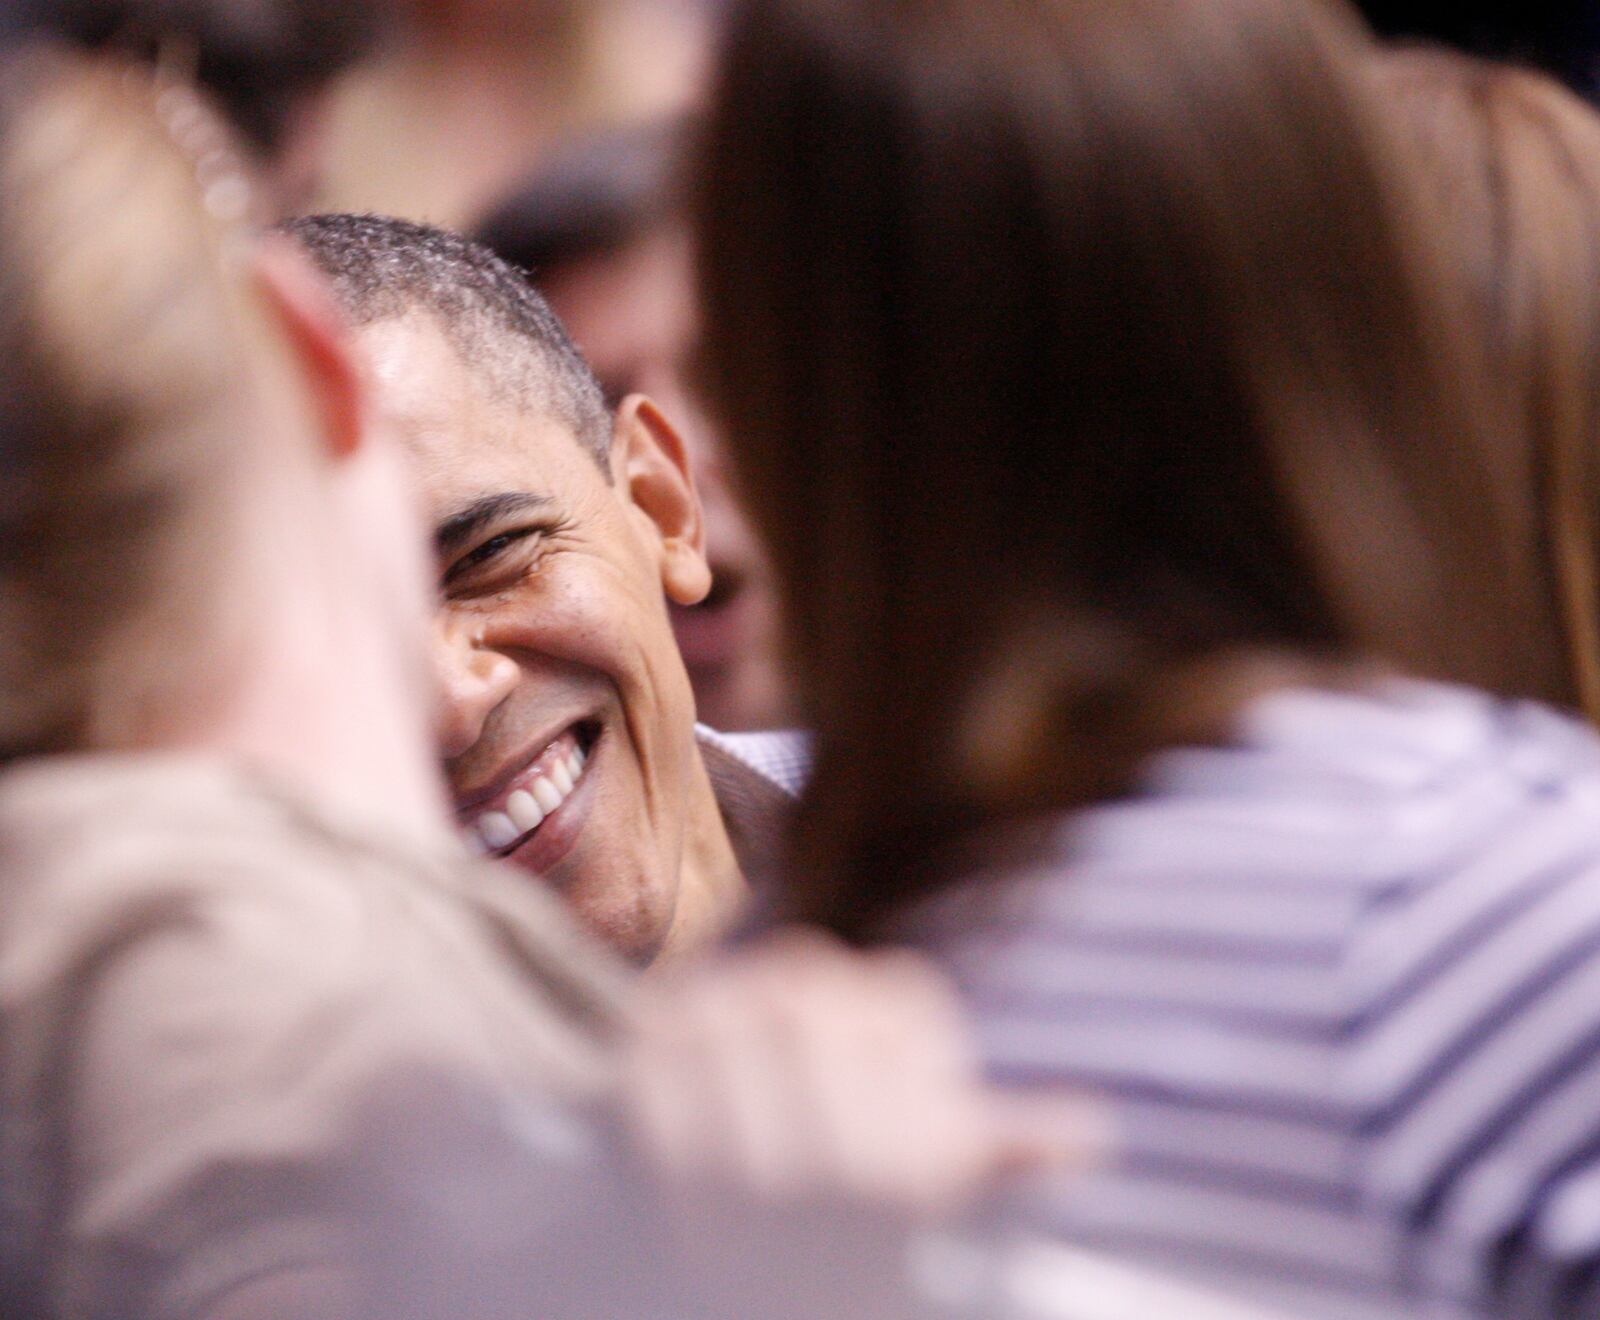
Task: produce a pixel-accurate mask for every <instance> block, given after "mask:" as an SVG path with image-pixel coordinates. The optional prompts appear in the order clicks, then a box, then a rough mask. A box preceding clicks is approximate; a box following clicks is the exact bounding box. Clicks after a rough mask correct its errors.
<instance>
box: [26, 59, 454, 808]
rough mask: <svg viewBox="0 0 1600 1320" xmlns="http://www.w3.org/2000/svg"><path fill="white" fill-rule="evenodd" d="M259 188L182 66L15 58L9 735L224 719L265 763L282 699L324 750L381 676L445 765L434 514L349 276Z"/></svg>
mask: <svg viewBox="0 0 1600 1320" xmlns="http://www.w3.org/2000/svg"><path fill="white" fill-rule="evenodd" d="M256 196H257V192H256V188H255V185H254V182H253V180H252V177H251V175H250V173H249V171H248V169H247V168H246V167H245V166H244V165H243V164H242V163H241V161H240V159H239V157H238V155H237V154H236V153H235V152H234V150H233V148H232V146H231V142H230V138H229V135H228V134H227V132H226V130H225V129H224V127H223V126H222V125H221V124H220V122H218V121H216V120H214V119H213V118H212V117H211V116H210V115H209V113H208V112H207V110H206V109H205V107H204V105H203V104H202V103H201V101H200V99H199V98H198V97H196V96H195V95H194V94H193V93H192V92H190V91H189V90H188V89H187V88H185V87H183V86H181V85H178V84H167V83H165V82H163V81H162V80H160V79H158V78H157V77H155V76H154V75H152V74H151V73H150V72H149V71H148V70H146V69H144V68H142V67H139V66H136V65H124V64H121V63H118V62H114V61H111V60H108V59H105V58H103V57H85V56H80V55H74V54H70V53H66V52H65V51H63V50H60V49H55V48H49V49H44V48H36V49H30V50H28V51H25V52H23V53H20V54H18V55H16V56H14V57H13V58H12V59H11V60H10V61H9V62H8V63H7V64H6V66H5V68H4V79H3V85H0V290H3V296H0V470H3V472H4V481H3V483H0V490H3V495H0V755H3V756H4V757H6V758H11V757H16V756H21V755H27V754H36V753H44V752H59V751H66V750H74V749H84V748H106V747H112V748H117V747H145V746H152V745H171V744H194V743H198V742H203V741H208V740H215V738H216V737H218V736H226V737H228V738H230V739H231V740H232V741H233V742H234V743H235V744H236V745H237V746H239V747H240V748H241V749H242V750H246V751H249V750H252V748H251V746H250V745H252V744H253V749H254V750H256V751H260V752H262V753H263V754H264V755H265V756H266V758H267V759H270V758H271V756H272V754H273V753H272V751H271V750H269V748H268V744H272V743H273V742H274V739H279V740H281V739H282V738H283V732H282V729H283V726H282V722H281V716H282V712H283V708H284V706H286V705H289V706H292V707H293V708H294V710H295V711H296V712H297V713H298V714H299V716H300V717H301V718H302V719H303V721H304V723H303V724H302V725H301V726H300V727H299V728H298V730H297V731H296V732H297V735H298V736H299V737H300V739H301V740H302V741H303V742H305V743H306V745H307V750H308V754H309V755H317V752H316V750H315V747H316V744H317V742H318V741H319V740H320V739H321V738H322V736H323V735H325V734H326V733H327V730H328V727H329V721H328V719H327V718H325V717H326V716H327V715H328V712H329V710H330V709H331V710H334V711H337V710H339V709H341V708H342V705H343V703H344V702H345V700H346V699H349V700H355V701H357V702H358V703H360V702H362V701H363V700H365V698H363V697H362V696H361V693H362V692H363V691H369V690H370V691H372V692H377V691H382V692H385V693H386V694H388V695H389V697H390V698H391V699H392V703H391V704H392V707H393V708H392V709H391V710H390V711H389V715H390V716H391V717H392V718H394V719H396V720H397V721H398V722H399V724H400V725H401V726H402V727H403V726H404V725H405V724H406V723H407V721H410V722H411V723H413V724H414V725H415V731H414V739H415V746H416V750H415V753H414V756H415V764H416V766H417V767H418V774H421V773H424V772H425V770H426V767H427V764H428V758H427V756H426V747H427V742H426V722H427V715H428V710H427V705H426V700H427V698H426V692H427V691H428V689H425V688H424V687H423V686H422V678H421V675H422V674H423V672H424V671H423V668H422V666H421V663H420V647H421V628H422V624H423V620H424V619H425V617H426V605H427V592H426V586H425V582H426V578H425V576H424V572H423V556H422V547H421V543H420V542H421V538H420V532H419V530H418V528H417V527H416V526H415V525H414V520H413V517H412V511H411V506H410V504H409V503H408V501H407V499H406V497H405V495H404V494H403V487H402V482H401V476H400V473H399V469H398V460H397V458H396V457H395V456H394V455H393V454H391V453H390V452H389V450H388V449H387V447H386V446H384V445H382V444H379V443H378V442H377V439H376V435H375V432H373V430H372V429H371V428H370V427H369V426H368V419H367V415H366V410H365V404H364V399H363V396H362V395H361V393H360V387H359V385H358V382H357V375H356V372H355V370H354V368H353V367H352V365H351V364H350V362H349V360H348V358H347V356H346V355H345V351H344V347H343V342H342V338H341V333H340V331H341V327H342V322H340V320H339V318H338V317H337V314H336V313H335V310H334V308H333V304H332V300H331V296H330V295H329V294H328V293H327V292H326V288H325V286H324V285H323V283H322V282H321V281H320V279H319V278H318V277H317V276H316V275H315V274H314V272H313V271H312V270H311V268H310V266H309V264H308V263H306V262H305V261H304V259H303V258H302V257H301V256H300V254H299V253H298V252H297V251H296V250H295V249H293V247H292V246H291V245H289V244H288V243H287V242H285V241H283V240H272V241H270V242H266V243H263V242H262V241H261V240H260V239H259V238H258V236H257V234H256V232H255V228H254V221H255V219H256V209H257V203H256V201H255V198H256ZM290 688H292V689H293V690H294V693H295V694H296V695H294V696H292V697H291V696H290V693H289V689H290ZM274 705H275V706H276V707H277V708H278V711H279V714H278V716H269V715H268V713H267V712H268V708H269V707H272V706H274ZM410 708H414V709H410ZM408 709H409V710H410V713H407V712H408ZM349 717H350V718H351V719H354V718H356V715H355V713H354V708H353V707H352V708H351V713H350V716H349ZM275 724H276V725H277V727H278V732H277V733H276V734H274V733H273V732H272V728H273V726H274V725H275ZM365 738H366V740H367V744H368V745H369V746H370V747H372V748H373V749H374V753H375V754H377V752H376V749H377V747H378V744H379V743H381V742H383V741H386V740H387V738H388V735H387V733H386V732H384V731H383V730H382V729H379V730H369V731H368V732H367V733H366V735H365ZM278 750H282V749H281V748H278ZM329 752H330V748H329V747H328V746H327V745H324V746H323V749H322V753H323V755H324V759H325V760H326V761H327V763H328V764H329V766H330V768H332V766H333V763H334V762H335V761H337V759H338V758H337V757H333V756H331V755H328V753H329ZM387 760H389V761H391V762H392V761H398V760H403V758H402V757H400V756H398V755H397V754H396V753H395V751H394V749H393V748H391V749H390V752H389V753H388V754H387ZM344 769H345V771H346V772H347V773H349V772H350V771H351V767H350V766H348V765H346V766H345V767H344ZM350 777H351V778H355V777H356V776H354V775H353V774H352V775H351V776H350Z"/></svg>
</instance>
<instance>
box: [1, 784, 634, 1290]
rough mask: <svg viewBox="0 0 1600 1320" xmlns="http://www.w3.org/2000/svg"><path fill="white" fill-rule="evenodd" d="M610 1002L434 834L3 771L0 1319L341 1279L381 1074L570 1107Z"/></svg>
mask: <svg viewBox="0 0 1600 1320" xmlns="http://www.w3.org/2000/svg"><path fill="white" fill-rule="evenodd" d="M626 1003H627V990H626V986H625V982H624V979H623V976H622V974H621V973H620V972H619V971H618V970H616V969H615V968H614V967H613V965H612V964H611V962H610V961H609V959H608V958H607V957H606V956H605V955H604V954H602V953H600V952H599V951H597V950H596V949H595V948H593V947H591V946H590V945H589V944H588V943H587V942H586V941H585V940H584V939H583V938H582V937H581V936H580V935H579V934H578V933H577V932H576V931H575V930H574V929H573V928H572V927H571V926H570V924H569V923H568V921H567V919H566V917H565V915H564V914H563V912H562V911H561V910H560V908H559V906H558V902H557V900H556V899H554V898H553V897H551V896H550V895H548V894H547V893H545V892H544V891H542V890H541V889H540V888H539V887H538V886H535V885H530V884H529V883H528V882H527V881H526V879H525V878H523V877H520V876H518V875H515V874H511V873H504V872H501V871H498V870H496V869H493V868H488V867H484V866H480V865H476V864H473V863H471V862H469V861H467V860H466V859H465V858H464V857H463V856H462V855H461V854H460V853H459V852H458V851H457V848H456V845H455V844H454V843H453V842H452V841H451V840H449V839H447V838H445V837H443V836H441V837H439V838H438V839H437V840H436V841H429V842H427V843H425V844H420V845H419V844H410V845H401V844H399V843H397V842H395V841H394V840H393V839H392V838H384V837H379V836H378V835H376V834H374V833H371V832H368V831H364V830H362V829H361V828H359V827H354V826H351V825H350V824H348V823H341V822H338V821H335V820H332V819H330V818H329V817H328V816H327V815H326V814H325V813H323V812H320V811H317V810H314V809H312V808H311V807H309V806H308V805H306V804H305V803H303V802H300V801H298V800H296V799H295V798H294V796H292V795H290V794H287V793H284V792H282V791H279V790H277V789H275V788H273V787H272V786H270V785H269V784H267V783H266V782H265V781H263V780H261V779H259V778H257V777H254V776H251V775H249V774H247V773H244V772H242V771H239V770H236V769H230V768H228V767H226V766H224V765H221V764H219V763H217V762H215V761H210V760H206V759H202V758H199V757H179V756H172V757H156V756H128V757H103V756H102V757H92V758H91V757H78V758H62V759H58V760H48V761H41V762H35V763H32V764H27V765H23V766H20V767H18V768H14V769H12V770H10V771H8V772H6V773H5V774H4V775H3V776H0V1253H3V1255H0V1265H3V1267H4V1277H5V1278H6V1280H7V1282H8V1284H9V1286H10V1289H11V1293H12V1297H11V1298H10V1299H9V1300H10V1301H11V1306H10V1307H8V1306H7V1305H6V1302H7V1300H8V1299H7V1298H6V1297H4V1296H0V1313H3V1314H5V1315H7V1316H10V1315H13V1314H16V1313H18V1310H17V1309H16V1308H17V1299H18V1298H23V1297H26V1298H31V1299H33V1300H34V1301H35V1302H38V1301H43V1302H44V1303H45V1304H46V1305H47V1306H49V1307H50V1308H52V1311H51V1312H50V1313H54V1314H59V1315H61V1316H70V1317H79V1316H108V1317H109V1316H118V1317H123V1316H131V1315H141V1316H143V1315H152V1316H169V1315H170V1316H189V1315H205V1314H209V1313H213V1311H214V1309H220V1310H222V1311H226V1309H227V1307H226V1303H225V1299H226V1298H227V1297H228V1296H229V1294H230V1292H231V1290H233V1289H235V1288H236V1287H238V1286H239V1285H240V1284H242V1283H245V1282H247V1281H249V1280H250V1279H251V1278H252V1277H257V1276H259V1275H261V1274H262V1273H267V1274H270V1273H272V1272H274V1271H284V1272H289V1273H293V1272H294V1271H297V1270H309V1271H312V1272H316V1271H317V1270H319V1269H321V1268H324V1267H327V1266H334V1267H337V1266H338V1265H339V1264H340V1263H341V1261H342V1260H343V1258H344V1257H345V1256H346V1255H347V1254H348V1253H349V1252H350V1251H352V1250H354V1247H353V1245H352V1242H351V1240H350V1239H351V1232H352V1230H351V1228H350V1224H349V1222H348V1216H349V1210H350V1207H351V1205H352V1204H354V1203H357V1202H358V1201H359V1193H358V1191H357V1190H356V1187H355V1183H356V1182H357V1181H358V1179H357V1174H356V1171H355V1170H353V1169H350V1168H347V1167H346V1163H347V1158H348V1152H349V1151H350V1150H351V1149H353V1148H354V1147H355V1146H357V1145H359V1144H361V1143H360V1142H356V1141H352V1131H353V1129H354V1128H356V1127H358V1126H359V1124H360V1123H361V1122H363V1119H362V1117H361V1115H363V1114H370V1113H371V1112H372V1110H373V1103H374V1098H375V1096H377V1097H378V1098H380V1099H381V1093H382V1089H383V1087H384V1086H385V1084H386V1082H387V1079H389V1078H390V1077H392V1076H407V1075H425V1076H428V1077H431V1078H434V1079H441V1078H442V1079H445V1084H446V1085H447V1086H456V1085H459V1086H460V1087H461V1089H462V1092H463V1094H466V1093H472V1094H473V1095H475V1096H477V1097H478V1098H479V1099H480V1100H481V1099H483V1098H485V1097H487V1098H488V1099H489V1100H490V1102H491V1103H492V1101H493V1099H494V1097H496V1096H505V1097H507V1098H509V1099H514V1100H516V1101H517V1102H518V1103H521V1102H524V1101H526V1100H527V1099H528V1098H529V1097H536V1098H539V1099H541V1100H542V1101H548V1102H550V1103H551V1104H552V1105H554V1106H558V1107H559V1106H561V1105H564V1104H567V1103H570V1102H577V1101H581V1100H582V1099H584V1098H585V1097H587V1096H590V1095H592V1094H594V1093H595V1092H596V1090H597V1089H598V1088H600V1087H601V1086H603V1085H604V1083H605V1080H606V1076H607V1066H608V1052H607V1049H606V1037H607V1035H608V1033H609V1031H610V1029H611V1028H612V1026H614V1024H615V1023H616V1022H617V1021H618V1019H619V1016H620V1015H621V1014H622V1013H623V1012H625V1011H626ZM355 1135H357V1136H362V1137H367V1138H370V1135H371V1134H370V1133H360V1132H357V1133H356V1134H355ZM368 1144H369V1145H370V1141H369V1142H368Z"/></svg>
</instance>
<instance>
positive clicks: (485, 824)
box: [468, 747, 589, 852]
mask: <svg viewBox="0 0 1600 1320" xmlns="http://www.w3.org/2000/svg"><path fill="white" fill-rule="evenodd" d="M588 760H589V758H588V757H587V756H586V755H585V754H584V751H583V749H582V748H581V747H579V748H574V749H573V751H572V754H571V755H570V756H568V757H567V758H566V760H564V761H557V762H556V763H555V765H554V766H553V767H552V768H551V769H550V770H548V771H546V772H545V773H544V774H542V775H540V776H539V778H537V779H535V780H534V781H533V783H531V784H530V785H528V787H527V788H519V789H518V790H517V791H516V792H514V793H513V794H511V796H510V797H508V798H507V799H506V804H505V810H504V811H486V812H484V813H483V815H481V816H479V817H478V822H477V828H476V829H474V830H469V831H468V843H469V845H470V846H471V847H472V848H473V850H474V851H477V852H499V851H500V850H501V849H502V848H506V847H509V846H510V845H511V844H512V843H514V842H516V840H518V839H520V838H521V837H522V836H523V835H524V834H527V833H528V832H529V831H530V830H536V829H538V828H539V826H540V825H542V824H543V823H544V821H545V820H546V818H547V817H548V816H549V815H550V813H551V812H552V811H554V810H555V809H556V808H557V807H559V806H560V805H561V804H562V803H563V802H565V801H566V800H567V797H568V796H569V795H570V794H571V792H572V790H573V788H574V787H575V786H576V785H577V781H578V780H579V779H580V778H581V777H582V775H583V768H584V766H585V765H586V764H587V763H588Z"/></svg>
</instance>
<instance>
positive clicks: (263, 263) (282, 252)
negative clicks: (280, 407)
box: [251, 234, 367, 459]
mask: <svg viewBox="0 0 1600 1320" xmlns="http://www.w3.org/2000/svg"><path fill="white" fill-rule="evenodd" d="M251 267H252V270H251V273H252V275H253V276H254V277H255V283H256V287H257V289H258V290H259V291H260V293H261V295H262V297H263V298H264V299H265V301H266V304H267V310H268V312H269V314H270V315H271V316H272V317H273V318H274V319H275V320H276V322H277V325H278V329H279V330H280V332H281V333H282V335H283V338H284V341H285V342H286V343H287V345H288V348H289V356H290V359H291V361H292V364H293V366H294V368H295V370H296V374H297V375H298V377H299V379H300V382H301V383H302V384H303V386H304V387H305V390H306V395H307V397H308V399H309V400H310V403H311V407H312V408H313V410H314V412H315V416H316V419H317V421H318V422H319V423H320V435H321V439H322V441H323V444H324V445H325V446H326V449H327V453H328V456H329V457H331V458H335V459H342V458H349V457H350V456H352V455H353V454H354V453H355V452H356V451H357V450H358V449H360V448H361V445H362V443H363V440H364V438H365V435H366V420H367V394H366V384H365V382H364V380H363V377H362V374H361V371H360V369H359V368H358V367H357V365H356V360H355V357H354V353H353V350H352V347H351V345H352V343H353V339H352V336H351V333H350V328H349V325H348V323H347V322H346V320H345V317H344V313H343V312H341V311H340V309H339V305H338V303H337V302H336V301H335V299H334V295H333V290H331V289H330V288H329V287H328V282H327V280H326V279H324V278H323V276H322V273H321V272H320V271H318V270H317V268H316V267H315V266H314V265H312V263H311V259H310V258H309V257H308V256H306V254H305V253H304V252H302V251H301V250H300V248H299V247H298V246H297V245H296V244H295V242H294V240H293V239H292V238H290V237H289V236H288V235H286V234H267V235H264V236H263V237H262V239H261V240H260V242H259V243H258V244H257V245H256V249H255V251H254V253H253V254H252V257H251Z"/></svg>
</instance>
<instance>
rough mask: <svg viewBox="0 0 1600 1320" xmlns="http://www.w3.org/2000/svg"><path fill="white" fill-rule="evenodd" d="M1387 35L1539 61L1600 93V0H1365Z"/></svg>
mask: <svg viewBox="0 0 1600 1320" xmlns="http://www.w3.org/2000/svg"><path fill="white" fill-rule="evenodd" d="M1360 8H1361V9H1362V10H1363V11H1365V13H1366V15H1367V17H1368V19H1369V20H1371V22H1372V24H1373V26H1374V27H1376V28H1377V29H1378V31H1380V32H1382V33H1383V34H1384V35H1386V36H1425V37H1436V38H1438V39H1440V40H1444V41H1448V42H1451V43H1453V44H1455V45H1458V46H1464V47H1466V48H1467V49H1469V50H1473V51H1476V52H1478V53H1479V54H1484V55H1498V56H1509V57H1511V58H1513V59H1519V60H1522V61H1525V62H1527V63H1530V64H1537V65H1540V66H1542V67H1543V68H1546V69H1549V70H1550V71H1552V72H1553V73H1556V74H1559V75H1560V76H1561V77H1562V78H1564V79H1565V80H1566V81H1567V82H1569V83H1571V84H1573V85H1574V86H1576V87H1578V88H1580V89H1582V90H1583V91H1585V92H1588V93H1589V94H1590V95H1594V94H1595V93H1596V92H1600V0H1566V2H1565V3H1539V2H1538V0H1521V2H1520V3H1519V0H1454V2H1453V3H1444V4H1423V3H1416V0H1395V2H1393V3H1385V2H1384V0H1369V2H1368V3H1364V4H1361V6H1360Z"/></svg>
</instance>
